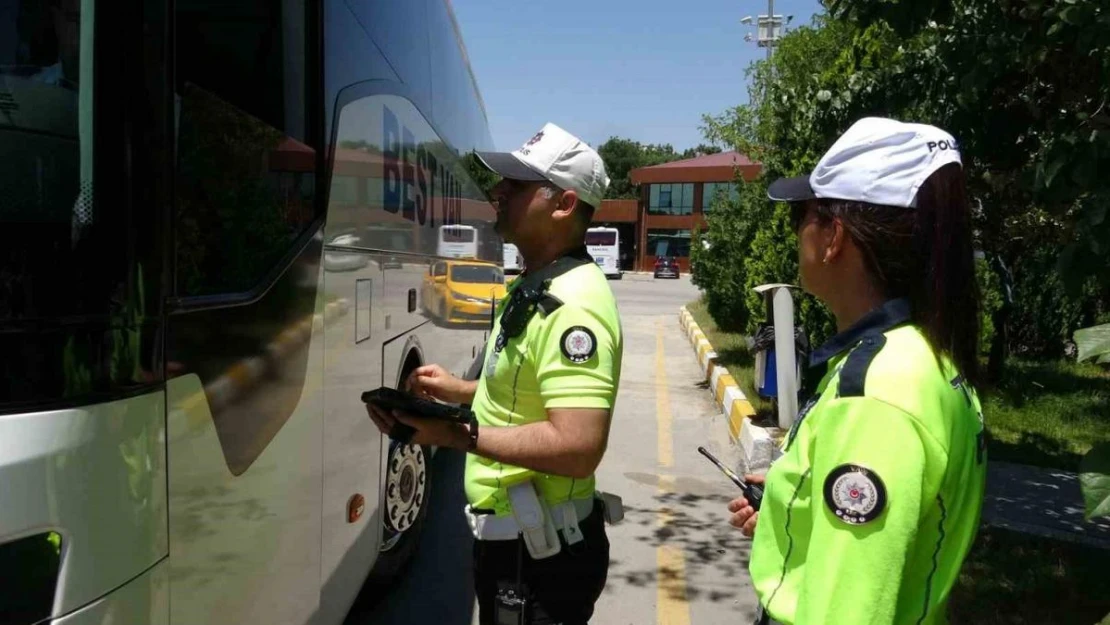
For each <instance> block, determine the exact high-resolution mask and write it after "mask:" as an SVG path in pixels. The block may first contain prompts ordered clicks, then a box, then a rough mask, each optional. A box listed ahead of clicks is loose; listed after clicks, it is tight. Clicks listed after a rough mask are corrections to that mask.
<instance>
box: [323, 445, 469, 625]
mask: <svg viewBox="0 0 1110 625" xmlns="http://www.w3.org/2000/svg"><path fill="white" fill-rule="evenodd" d="M465 457H466V456H465V454H463V453H461V452H457V451H453V450H447V449H441V450H439V451H438V452H437V453H436V455H435V458H434V459H433V460H432V470H433V471H434V472H435V473H434V475H435V481H434V483H433V484H434V487H433V488H432V490H431V498H430V499H429V505H430V506H431V507H430V508H428V518H427V520H426V521H425V523H426V525H425V527H424V532H423V535H422V536H421V537H420V544H419V545H418V546H417V550H416V553H415V554H413V558H412V561H411V562H410V563H409V566H408V568H407V569H406V571H404V572H403V573H402V574H401V575H400V577H399V578H398V579H397V580H396V581H395V582H394V583H393V584H392V585H391V586H389V587H387V588H381V587H374V586H370V585H368V586H367V587H366V588H364V589H363V591H362V593H361V594H360V595H359V597H358V599H357V600H356V601H355V604H354V606H352V607H351V611H350V612H349V613H348V615H347V619H346V620H345V621H344V625H369V624H371V623H373V624H374V625H401V624H405V625H408V624H410V623H434V624H435V625H470V622H471V617H472V614H473V612H474V582H473V576H472V572H471V553H472V545H473V543H474V538H473V537H472V536H471V534H470V528H469V527H468V526H467V523H466V518H465V517H464V516H463V506H464V505H465V504H466V495H465V494H464V493H463V486H462V485H463V479H462V476H463V461H464V459H465Z"/></svg>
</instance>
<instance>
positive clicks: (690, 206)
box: [648, 182, 694, 215]
mask: <svg viewBox="0 0 1110 625" xmlns="http://www.w3.org/2000/svg"><path fill="white" fill-rule="evenodd" d="M648 194H649V200H648V214H650V215H690V214H692V213H693V212H694V183H692V182H686V183H680V182H671V183H665V184H653V185H650V191H649V192H648Z"/></svg>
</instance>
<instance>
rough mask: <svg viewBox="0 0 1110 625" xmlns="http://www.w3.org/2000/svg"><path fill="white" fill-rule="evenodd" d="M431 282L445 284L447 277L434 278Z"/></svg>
mask: <svg viewBox="0 0 1110 625" xmlns="http://www.w3.org/2000/svg"><path fill="white" fill-rule="evenodd" d="M433 280H435V281H436V282H447V276H436V277H435V278H433Z"/></svg>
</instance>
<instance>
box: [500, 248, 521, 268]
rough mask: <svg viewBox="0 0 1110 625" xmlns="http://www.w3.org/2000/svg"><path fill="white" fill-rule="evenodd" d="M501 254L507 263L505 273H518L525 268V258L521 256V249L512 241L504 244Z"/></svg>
mask: <svg viewBox="0 0 1110 625" xmlns="http://www.w3.org/2000/svg"><path fill="white" fill-rule="evenodd" d="M501 256H502V257H503V259H504V263H505V275H513V274H518V273H520V272H521V271H523V270H524V259H523V258H521V256H520V250H518V249H517V247H516V246H515V245H513V244H512V243H505V244H504V246H503V247H502V249H501Z"/></svg>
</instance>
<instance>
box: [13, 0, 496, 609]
mask: <svg viewBox="0 0 1110 625" xmlns="http://www.w3.org/2000/svg"><path fill="white" fill-rule="evenodd" d="M5 7H6V9H7V10H5V11H0V32H3V33H5V35H4V36H5V38H8V39H10V40H11V41H10V43H11V45H0V94H2V96H3V97H2V98H0V101H2V102H3V107H2V108H3V110H4V112H3V114H2V115H0V161H2V162H3V174H2V175H0V198H3V199H2V205H3V209H2V210H0V484H2V485H3V486H2V487H0V579H3V580H5V581H4V583H5V587H4V589H3V591H2V592H0V623H4V624H5V625H7V624H14V625H21V624H31V623H56V624H59V625H61V624H64V625H94V624H96V625H102V624H103V623H106V622H109V621H111V622H116V623H128V624H136V625H147V624H155V623H156V624H159V625H196V624H199V623H204V624H225V623H226V624H240V623H273V624H277V623H280V624H283V625H285V624H288V625H301V624H308V623H312V624H314V625H315V624H320V625H338V624H339V623H341V622H342V621H343V619H344V617H345V615H346V613H347V612H348V610H349V608H350V606H351V605H352V603H353V601H354V599H355V597H356V595H357V594H358V593H359V590H360V588H361V587H362V586H363V584H364V582H365V581H366V580H367V579H368V578H373V579H374V580H379V579H385V578H388V577H390V576H391V575H392V574H394V573H396V572H397V571H399V570H400V568H401V565H402V564H403V563H404V562H405V560H406V558H407V557H408V556H409V555H410V554H411V553H412V552H413V550H414V548H415V545H416V542H417V539H418V537H419V532H420V528H421V525H422V523H423V521H424V519H425V517H426V515H429V514H433V515H434V514H439V513H441V512H442V513H444V514H453V515H457V514H458V512H459V511H458V510H457V509H451V510H443V511H439V510H429V509H428V507H427V505H426V503H427V502H428V501H429V498H428V493H429V492H430V490H429V489H435V488H438V487H440V486H441V483H440V480H441V478H440V477H439V476H437V475H435V474H434V469H433V467H434V466H435V465H433V464H432V463H430V462H429V460H430V455H431V454H432V453H434V452H435V450H433V449H427V448H422V447H419V446H413V445H400V444H396V443H394V442H392V441H391V440H389V439H388V438H386V437H383V436H381V434H380V433H379V432H378V431H377V429H376V428H375V427H374V425H373V424H372V423H371V422H370V421H369V419H368V418H367V416H366V411H365V408H364V406H363V404H362V402H361V400H360V394H361V393H362V392H363V391H366V390H368V389H373V388H377V387H379V386H382V385H386V386H396V385H398V383H399V382H400V381H401V380H403V379H404V378H405V377H406V376H407V375H408V373H409V372H410V371H411V370H412V369H413V368H414V367H416V366H418V365H420V364H423V363H429V362H438V363H441V364H442V365H444V367H446V368H448V369H450V370H452V371H453V372H454V373H456V374H459V375H467V376H473V375H474V374H475V372H476V370H477V368H478V367H476V366H475V364H476V363H475V353H477V351H478V350H479V349H480V346H481V345H482V343H483V342H484V340H485V338H486V336H487V333H488V328H481V327H479V328H477V329H455V328H444V327H438V326H436V325H435V324H432V323H429V322H428V320H427V319H425V318H424V317H423V316H422V314H421V304H420V302H419V301H418V299H417V298H418V294H419V291H420V285H421V280H422V278H423V276H424V275H425V274H426V273H427V272H428V269H429V268H430V267H431V265H432V263H433V262H434V260H435V245H434V244H432V241H435V240H436V236H437V233H438V232H439V229H440V226H442V225H445V224H447V225H450V224H457V223H459V222H460V221H462V220H463V219H464V218H465V219H466V221H467V222H468V223H471V224H478V225H480V226H481V228H479V229H478V233H479V234H477V236H478V237H485V236H486V235H485V234H481V233H487V232H488V233H491V234H490V235H489V237H493V236H494V235H493V234H492V232H493V229H492V227H491V226H489V225H491V224H492V223H493V222H494V221H495V213H494V210H493V206H492V205H491V204H490V203H489V202H488V201H485V200H484V198H483V197H482V195H481V192H480V191H479V190H478V187H477V186H476V185H475V184H474V182H473V181H472V180H471V178H470V177H469V175H468V174H467V172H468V171H469V170H468V167H467V163H465V162H464V161H463V158H466V157H460V156H458V155H468V154H471V153H472V152H473V151H474V150H488V149H493V145H492V144H493V142H492V139H491V138H490V133H489V128H488V124H487V122H486V116H485V111H484V108H483V104H482V101H481V97H480V95H479V93H478V90H477V86H476V85H475V83H474V79H473V76H472V74H471V72H470V69H469V66H468V63H467V61H466V58H467V56H466V51H465V49H464V48H463V45H462V42H461V40H460V38H459V33H458V31H457V28H456V26H455V20H454V16H453V15H452V14H451V9H450V4H449V3H448V2H445V1H444V0H408V1H405V2H372V1H370V0H284V1H283V2H263V1H261V0H235V1H234V2H208V1H202V0H174V1H173V2H169V1H168V0H143V1H139V0H113V1H111V2H108V1H106V0H57V2H47V1H46V0H13V2H10V3H8V4H7V5H5ZM59 16H65V19H62V17H59ZM56 27H57V28H56ZM5 43H8V41H5ZM338 176H342V177H345V178H344V179H343V183H342V184H341V185H333V184H332V181H333V177H338ZM335 189H341V191H336V190H335ZM406 224H407V225H408V226H409V228H410V229H411V230H412V233H413V234H412V236H391V237H378V236H376V235H374V230H375V228H376V227H377V226H380V225H391V226H392V225H397V226H404V225H406ZM480 243H483V244H485V241H480ZM498 244H499V242H498V241H497V240H495V239H492V238H491V239H490V243H489V244H488V245H484V247H481V248H480V249H483V250H495V249H496V247H497V245H498ZM488 253H490V254H492V253H493V252H488ZM325 254H331V255H333V256H331V257H330V260H329V261H327V264H330V265H331V268H330V269H327V270H326V267H325V264H326V263H325V260H324V258H325ZM357 256H366V257H367V258H368V260H369V262H360V261H357V260H355V261H353V262H352V261H351V260H350V259H351V258H352V257H357ZM391 259H399V260H402V261H403V262H392V261H391ZM482 260H487V261H490V262H492V263H495V264H500V261H501V259H500V258H485V259H482ZM443 486H444V487H457V484H443Z"/></svg>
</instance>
